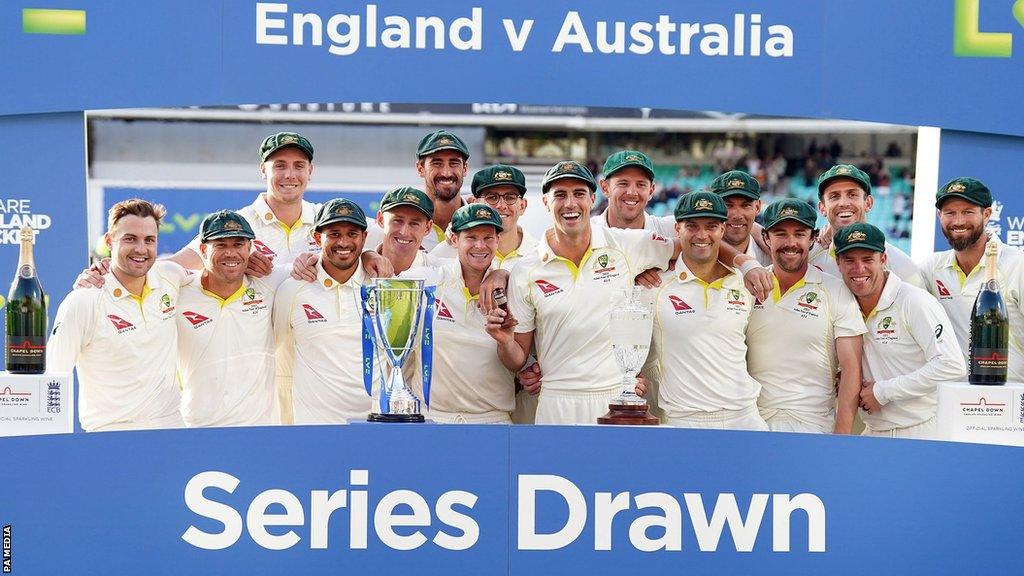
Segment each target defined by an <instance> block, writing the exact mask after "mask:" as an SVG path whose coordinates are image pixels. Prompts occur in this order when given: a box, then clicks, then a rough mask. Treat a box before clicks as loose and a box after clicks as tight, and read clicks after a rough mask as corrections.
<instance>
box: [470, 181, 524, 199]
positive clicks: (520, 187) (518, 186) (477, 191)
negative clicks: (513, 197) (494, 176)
mask: <svg viewBox="0 0 1024 576" xmlns="http://www.w3.org/2000/svg"><path fill="white" fill-rule="evenodd" d="M495 186H513V187H515V189H516V190H519V192H520V196H524V195H525V194H526V185H524V184H520V183H518V182H490V183H488V184H484V185H483V186H477V188H476V189H475V190H473V191H472V192H473V196H474V197H478V196H480V192H481V191H483V190H487V189H488V188H494V187H495Z"/></svg>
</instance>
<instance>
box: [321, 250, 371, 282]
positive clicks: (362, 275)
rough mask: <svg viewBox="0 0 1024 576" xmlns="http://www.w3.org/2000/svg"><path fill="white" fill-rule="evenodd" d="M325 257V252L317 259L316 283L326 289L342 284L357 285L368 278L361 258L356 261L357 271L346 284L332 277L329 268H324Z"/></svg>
mask: <svg viewBox="0 0 1024 576" xmlns="http://www.w3.org/2000/svg"><path fill="white" fill-rule="evenodd" d="M323 258H324V257H323V254H321V255H320V258H318V259H317V261H316V283H317V285H318V286H320V288H323V289H324V290H334V289H336V288H339V287H341V286H349V287H357V286H362V285H363V281H364V280H365V279H366V272H365V271H364V270H363V263H362V259H361V258H360V259H359V260H357V261H356V271H355V272H353V273H352V276H350V277H349V279H348V281H346V282H345V283H344V284H342V283H339V282H338V281H337V280H335V279H334V278H331V275H330V274H328V273H327V270H324V264H323Z"/></svg>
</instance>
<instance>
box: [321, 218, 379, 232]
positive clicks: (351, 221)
mask: <svg viewBox="0 0 1024 576" xmlns="http://www.w3.org/2000/svg"><path fill="white" fill-rule="evenodd" d="M338 222H347V223H349V224H352V225H353V226H358V227H360V228H362V229H363V230H366V227H367V225H366V220H359V219H358V218H353V217H351V216H336V217H334V218H330V219H327V220H325V221H323V222H319V223H317V224H316V225H315V226H314V227H313V230H316V231H319V230H320V229H322V228H323V227H324V226H330V225H331V224H337V223H338Z"/></svg>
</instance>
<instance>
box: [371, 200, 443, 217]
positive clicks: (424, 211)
mask: <svg viewBox="0 0 1024 576" xmlns="http://www.w3.org/2000/svg"><path fill="white" fill-rule="evenodd" d="M399 206H408V207H410V208H415V209H417V210H419V211H420V212H422V213H423V215H425V216H426V217H427V218H430V219H431V220H433V219H434V215H433V214H431V213H430V212H427V211H426V210H424V209H423V207H422V206H420V205H419V204H415V203H413V202H395V203H394V204H388V205H387V206H386V207H385V206H381V207H380V211H381V212H390V211H391V210H394V209H395V208H398V207H399Z"/></svg>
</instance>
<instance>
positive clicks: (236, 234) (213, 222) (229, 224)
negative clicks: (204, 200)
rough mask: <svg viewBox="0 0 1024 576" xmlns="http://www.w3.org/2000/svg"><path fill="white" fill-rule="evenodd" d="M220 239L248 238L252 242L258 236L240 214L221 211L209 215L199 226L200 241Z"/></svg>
mask: <svg viewBox="0 0 1024 576" xmlns="http://www.w3.org/2000/svg"><path fill="white" fill-rule="evenodd" d="M220 238H247V239H249V240H252V239H254V238H256V234H255V233H254V232H253V231H252V226H249V222H248V221H247V220H246V219H245V218H242V215H241V214H239V213H238V212H232V211H231V210H220V211H218V212H214V213H212V214H207V215H206V218H203V223H202V224H201V225H200V226H199V241H200V242H209V241H210V240H218V239H220Z"/></svg>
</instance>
